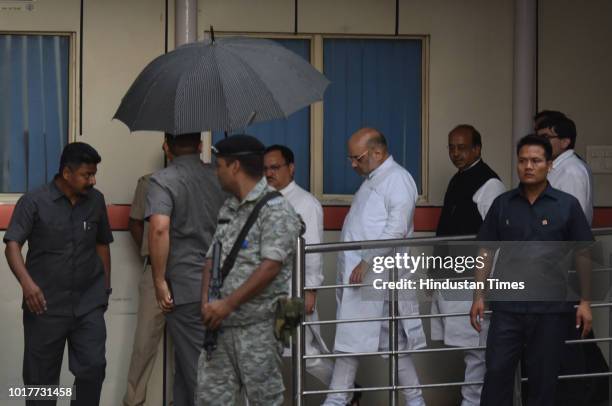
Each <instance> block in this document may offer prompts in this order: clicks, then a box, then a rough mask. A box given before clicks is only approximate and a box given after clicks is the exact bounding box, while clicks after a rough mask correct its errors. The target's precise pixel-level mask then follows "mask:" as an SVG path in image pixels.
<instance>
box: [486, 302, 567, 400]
mask: <svg viewBox="0 0 612 406" xmlns="http://www.w3.org/2000/svg"><path fill="white" fill-rule="evenodd" d="M571 317H573V314H572V313H540V314H529V313H528V314H525V313H511V312H504V311H494V312H493V316H492V317H491V326H490V328H489V336H488V338H487V350H486V366H487V372H486V374H485V379H484V386H483V388H482V394H481V398H480V404H481V406H511V405H512V388H513V384H514V373H515V371H516V367H517V364H518V361H519V359H520V357H521V353H522V351H523V349H525V361H526V363H527V365H526V367H527V372H528V375H529V385H528V396H527V405H528V406H554V400H555V389H556V386H557V376H558V374H559V366H560V358H561V354H562V352H563V345H564V339H565V336H566V334H565V332H566V326H567V322H568V318H571Z"/></svg>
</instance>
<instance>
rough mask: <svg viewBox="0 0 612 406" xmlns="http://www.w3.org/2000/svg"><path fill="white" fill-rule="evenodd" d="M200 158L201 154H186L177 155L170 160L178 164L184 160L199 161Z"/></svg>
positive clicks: (171, 162)
mask: <svg viewBox="0 0 612 406" xmlns="http://www.w3.org/2000/svg"><path fill="white" fill-rule="evenodd" d="M199 160H200V154H197V153H196V154H186V155H179V156H175V157H174V158H172V161H170V165H177V164H180V163H182V162H195V161H199Z"/></svg>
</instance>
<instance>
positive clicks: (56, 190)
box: [49, 175, 65, 200]
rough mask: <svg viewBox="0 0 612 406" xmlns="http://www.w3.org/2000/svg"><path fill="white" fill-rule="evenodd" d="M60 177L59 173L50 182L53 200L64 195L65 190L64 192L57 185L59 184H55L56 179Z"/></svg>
mask: <svg viewBox="0 0 612 406" xmlns="http://www.w3.org/2000/svg"><path fill="white" fill-rule="evenodd" d="M58 177H59V175H55V176H54V177H53V179H52V180H51V182H49V193H50V194H51V199H52V200H57V199H59V198H60V197H62V196H65V195H64V192H62V191H61V190H60V188H58V187H57V185H56V184H55V179H57V178H58Z"/></svg>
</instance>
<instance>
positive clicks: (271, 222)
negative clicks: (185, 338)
mask: <svg viewBox="0 0 612 406" xmlns="http://www.w3.org/2000/svg"><path fill="white" fill-rule="evenodd" d="M273 190H274V189H272V188H271V187H269V186H268V184H267V182H266V179H265V178H262V179H261V180H260V181H259V182H258V183H257V184H256V185H255V187H254V188H253V189H252V190H251V191H250V192H249V194H248V195H247V196H246V198H245V199H244V200H243V201H241V202H240V201H238V199H237V198H236V197H233V196H232V197H230V198H228V199H227V200H226V201H225V203H224V204H223V206H222V207H221V210H220V211H219V217H218V221H217V223H218V224H217V230H216V231H215V235H214V236H213V243H214V242H216V241H220V242H221V246H222V250H221V251H222V255H221V264H223V262H224V261H225V258H226V257H227V255H228V254H229V252H230V250H231V249H232V246H233V245H234V242H235V241H236V238H237V237H238V234H239V233H240V230H241V229H242V226H243V225H244V223H245V222H246V220H247V218H248V217H249V214H251V211H252V210H253V208H254V207H255V205H256V204H257V201H258V200H259V199H260V198H262V197H263V196H264V195H265V194H266V193H267V192H270V191H273ZM299 231H300V220H299V217H298V215H297V214H296V213H295V211H294V210H293V208H292V207H291V204H290V203H289V202H288V201H287V200H286V199H285V198H284V197H282V196H281V197H276V198H273V199H272V200H270V201H269V202H267V203H266V204H265V205H264V206H263V207H262V208H261V211H260V212H259V215H258V217H257V220H256V221H255V223H254V224H253V226H252V227H251V229H250V230H249V233H248V234H247V237H246V239H245V241H244V242H243V243H242V246H241V248H240V250H239V251H238V256H237V257H236V262H235V263H234V267H233V268H232V270H231V271H230V272H229V274H228V276H227V278H226V279H225V281H224V282H223V287H222V288H221V297H226V296H228V295H230V294H231V293H232V292H233V291H235V290H236V289H237V288H238V287H240V286H241V285H242V284H243V283H244V282H245V281H246V280H247V279H248V278H249V277H250V276H251V274H252V273H253V272H254V271H255V270H256V269H257V267H258V266H259V265H260V264H261V261H262V260H263V259H271V260H274V261H279V262H282V268H281V271H280V273H279V274H278V275H277V276H276V278H275V279H274V280H273V281H272V282H271V283H270V284H269V285H268V286H267V287H266V288H265V289H264V290H263V291H262V292H260V293H259V294H258V295H257V296H255V297H253V298H252V299H251V300H249V301H248V302H246V303H243V304H242V305H241V306H240V307H239V308H238V309H236V310H235V311H234V312H232V313H231V314H230V315H229V316H228V318H227V319H225V320H224V322H223V325H224V326H244V325H248V324H252V323H255V322H259V321H263V320H269V319H271V318H272V317H273V316H274V310H275V305H276V300H277V299H278V298H279V297H280V296H282V295H286V294H288V292H287V286H288V281H289V280H290V278H291V273H292V270H293V258H294V252H295V242H296V239H297V236H298V235H299ZM212 245H213V244H211V247H212ZM206 256H207V258H211V257H212V248H211V249H209V250H208V253H207V255H206Z"/></svg>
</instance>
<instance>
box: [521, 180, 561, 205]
mask: <svg viewBox="0 0 612 406" xmlns="http://www.w3.org/2000/svg"><path fill="white" fill-rule="evenodd" d="M553 190H554V189H553V187H552V186H551V185H550V182H548V181H546V189H544V191H543V192H542V193H541V194H540V196H538V198H537V199H536V200H535V202H537V201H538V200H540V199H541V198H543V197H548V198H550V199H553V200H557V196H555V194H554V192H553ZM517 197H521V198H523V199H526V198H525V195H524V194H523V184H522V183H520V184H519V186H518V187H517V188H515V189H512V190H511V191H510V199H514V198H517ZM535 202H534V203H535Z"/></svg>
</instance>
